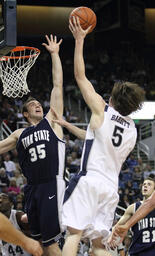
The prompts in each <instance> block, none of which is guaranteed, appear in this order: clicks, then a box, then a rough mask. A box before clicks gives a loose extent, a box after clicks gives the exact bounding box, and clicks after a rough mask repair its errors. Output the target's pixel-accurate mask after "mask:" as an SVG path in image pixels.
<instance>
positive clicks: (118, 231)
mask: <svg viewBox="0 0 155 256" xmlns="http://www.w3.org/2000/svg"><path fill="white" fill-rule="evenodd" d="M127 232H128V226H127V225H126V224H124V225H116V226H115V227H114V229H113V231H112V235H111V237H110V239H109V241H108V245H109V247H110V248H112V249H114V248H116V246H118V245H119V244H120V243H121V242H122V241H123V240H124V238H125V237H126V235H127Z"/></svg>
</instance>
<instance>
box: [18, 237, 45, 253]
mask: <svg viewBox="0 0 155 256" xmlns="http://www.w3.org/2000/svg"><path fill="white" fill-rule="evenodd" d="M22 247H23V248H24V249H25V251H27V252H28V253H30V254H32V255H34V256H41V255H42V254H43V250H42V248H41V245H40V243H39V242H38V241H35V240H33V239H31V238H29V237H27V240H26V241H25V244H24V245H23V246H22Z"/></svg>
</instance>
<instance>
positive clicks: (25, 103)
mask: <svg viewBox="0 0 155 256" xmlns="http://www.w3.org/2000/svg"><path fill="white" fill-rule="evenodd" d="M34 100H36V99H35V98H33V97H31V96H30V97H29V98H28V99H27V100H26V101H25V102H24V104H23V107H22V114H23V113H24V112H27V104H28V103H29V102H30V101H34Z"/></svg>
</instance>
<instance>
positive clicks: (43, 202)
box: [24, 180, 62, 246]
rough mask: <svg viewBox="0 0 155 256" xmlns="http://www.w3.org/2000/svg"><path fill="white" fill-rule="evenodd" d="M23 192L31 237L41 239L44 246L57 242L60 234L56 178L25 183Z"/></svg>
mask: <svg viewBox="0 0 155 256" xmlns="http://www.w3.org/2000/svg"><path fill="white" fill-rule="evenodd" d="M24 193H25V202H26V203H25V208H26V213H27V216H28V222H29V225H30V230H31V235H32V237H33V238H34V239H36V240H39V239H41V240H42V243H43V245H44V246H49V245H51V244H52V243H55V242H57V241H58V240H59V239H60V238H61V237H62V235H61V231H60V225H59V218H58V203H57V182H56V180H52V181H50V182H48V183H43V184H39V185H26V186H25V189H24Z"/></svg>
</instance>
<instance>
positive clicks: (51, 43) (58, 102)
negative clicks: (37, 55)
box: [43, 35, 63, 119]
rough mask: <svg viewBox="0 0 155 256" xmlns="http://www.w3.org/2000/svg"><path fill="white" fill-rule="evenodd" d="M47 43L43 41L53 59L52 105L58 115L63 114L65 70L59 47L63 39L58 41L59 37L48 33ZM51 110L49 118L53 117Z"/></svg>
mask: <svg viewBox="0 0 155 256" xmlns="http://www.w3.org/2000/svg"><path fill="white" fill-rule="evenodd" d="M46 39H47V44H46V43H43V45H44V46H45V47H46V49H47V50H48V51H49V53H50V55H51V59H52V77H53V89H52V91H51V98H50V107H53V108H54V109H55V110H56V111H57V113H58V115H60V116H62V115H63V88H62V85H63V71H62V65H61V60H60V57H59V48H60V44H61V42H62V39H61V40H60V41H59V42H57V37H56V36H54V37H53V35H50V38H49V37H48V36H47V35H46ZM50 116H51V111H49V112H48V114H47V118H50V119H51V117H50Z"/></svg>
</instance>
